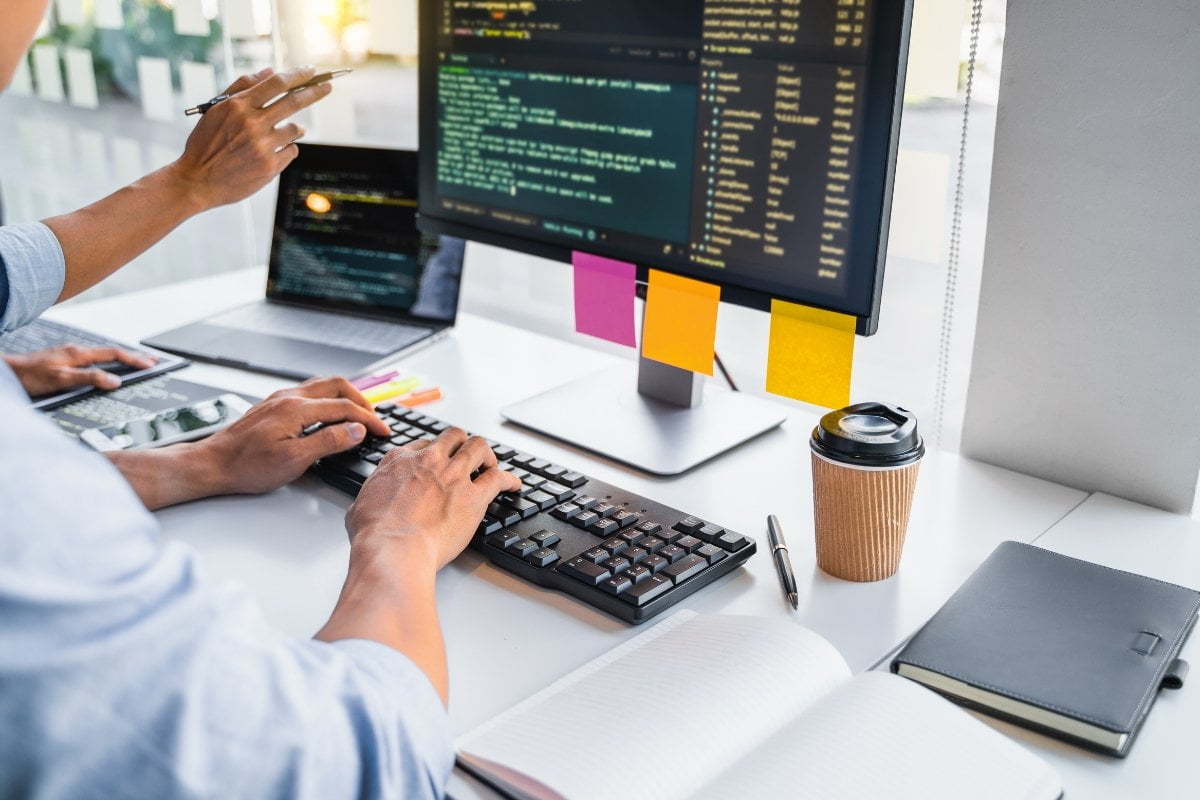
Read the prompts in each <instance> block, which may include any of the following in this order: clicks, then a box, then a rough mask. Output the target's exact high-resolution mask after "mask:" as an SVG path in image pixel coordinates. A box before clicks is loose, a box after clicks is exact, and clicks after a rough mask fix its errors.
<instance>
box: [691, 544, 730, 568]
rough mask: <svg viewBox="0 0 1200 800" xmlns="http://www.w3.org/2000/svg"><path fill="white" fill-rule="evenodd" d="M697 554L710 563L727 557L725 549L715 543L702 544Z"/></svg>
mask: <svg viewBox="0 0 1200 800" xmlns="http://www.w3.org/2000/svg"><path fill="white" fill-rule="evenodd" d="M696 555H698V556H700V557H701V558H703V559H704V560H705V561H707V562H708V563H710V564H715V563H717V562H718V561H720V560H721V559H722V558H724V557H725V551H724V550H722V549H721V548H719V547H717V546H716V545H715V544H706V545H702V546H701V547H699V548H698V549H697V550H696Z"/></svg>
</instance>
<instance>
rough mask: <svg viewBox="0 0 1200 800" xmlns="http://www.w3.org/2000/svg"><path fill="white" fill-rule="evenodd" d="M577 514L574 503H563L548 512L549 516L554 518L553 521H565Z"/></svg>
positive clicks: (577, 507) (576, 507)
mask: <svg viewBox="0 0 1200 800" xmlns="http://www.w3.org/2000/svg"><path fill="white" fill-rule="evenodd" d="M578 513H579V506H577V505H575V504H574V503H563V504H562V505H560V506H556V507H555V508H554V510H553V511H551V512H550V516H552V517H554V518H555V519H563V520H567V519H570V518H571V517H573V516H575V515H576V514H578Z"/></svg>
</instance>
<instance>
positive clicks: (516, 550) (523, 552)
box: [504, 539, 539, 558]
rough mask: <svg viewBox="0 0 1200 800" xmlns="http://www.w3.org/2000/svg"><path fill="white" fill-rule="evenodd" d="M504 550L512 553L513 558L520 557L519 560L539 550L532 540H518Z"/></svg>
mask: <svg viewBox="0 0 1200 800" xmlns="http://www.w3.org/2000/svg"><path fill="white" fill-rule="evenodd" d="M504 549H505V550H507V551H508V552H510V553H512V554H513V555H514V556H520V557H521V558H524V557H525V556H527V555H529V554H530V553H532V552H533V551H534V550H537V549H539V548H538V546H537V543H536V542H534V541H533V540H532V539H519V540H517V541H515V542H513V543H512V544H510V545H509V546H508V547H506V548H504Z"/></svg>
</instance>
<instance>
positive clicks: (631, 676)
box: [458, 611, 850, 800]
mask: <svg viewBox="0 0 1200 800" xmlns="http://www.w3.org/2000/svg"><path fill="white" fill-rule="evenodd" d="M849 676H850V670H849V668H848V667H847V666H846V662H845V661H844V660H843V659H842V657H841V656H840V655H839V654H838V652H837V651H836V650H834V648H833V646H832V645H830V644H829V643H828V642H826V641H825V640H824V639H822V638H821V637H819V636H817V635H816V634H815V633H812V632H811V631H808V630H806V629H804V628H801V627H799V626H796V625H793V624H791V623H788V622H785V621H782V620H768V619H759V618H755V617H736V616H714V615H704V616H698V615H696V614H695V613H693V612H690V611H680V612H678V613H676V614H674V615H673V616H671V617H670V618H669V619H667V620H665V621H664V622H660V623H659V624H658V625H655V626H654V627H653V628H651V629H650V630H648V631H646V632H645V633H643V634H640V635H639V636H637V637H635V638H633V639H631V640H629V641H628V642H626V643H625V644H623V645H621V646H620V647H617V648H615V649H614V650H612V651H610V652H609V653H606V654H605V655H603V656H601V657H600V658H598V659H596V660H595V661H592V662H590V663H589V664H586V665H584V666H583V667H581V668H580V669H578V670H576V671H575V672H573V673H571V674H570V675H568V676H566V677H565V678H563V679H562V680H559V681H557V682H555V683H554V684H551V685H550V686H549V687H548V688H547V689H545V690H543V691H542V692H539V693H538V694H536V695H534V696H533V697H531V698H529V699H528V700H526V701H524V702H522V703H520V704H518V705H516V706H514V707H513V708H512V709H510V710H509V711H507V712H505V713H504V714H501V715H500V716H499V717H496V718H495V719H493V720H491V721H490V722H487V723H484V724H483V725H482V726H480V727H479V728H476V729H475V730H474V731H471V732H470V733H467V734H466V735H465V736H463V737H461V738H460V739H459V741H458V748H459V750H460V751H462V752H463V753H464V754H468V755H475V756H478V757H480V758H483V759H487V760H489V761H492V762H496V763H498V764H502V765H504V766H506V767H509V768H512V769H514V770H516V771H518V772H522V773H524V774H526V775H529V776H531V777H533V778H535V779H537V780H538V781H540V782H541V783H542V784H545V785H546V786H547V787H549V788H550V789H553V790H554V791H555V792H557V793H559V794H561V795H563V796H565V797H569V798H572V800H583V799H584V798H604V799H605V800H608V799H609V798H615V797H620V798H623V800H637V799H638V798H646V800H667V799H668V798H673V797H679V798H682V797H690V796H691V795H692V794H694V793H695V792H696V791H697V790H698V789H699V788H700V787H701V786H703V785H705V784H706V783H709V782H711V781H712V780H714V779H715V778H716V776H718V775H719V774H720V773H721V772H722V771H723V770H725V769H727V768H728V767H729V766H730V765H731V764H732V763H734V762H736V761H737V760H738V759H740V758H741V757H742V756H743V755H745V754H746V753H748V752H750V751H751V750H753V749H754V748H755V747H757V746H759V745H760V744H761V743H762V742H764V741H765V740H767V739H768V738H770V737H771V736H772V735H773V734H774V733H775V732H776V731H777V729H779V728H780V727H782V726H783V725H784V724H785V723H786V722H787V721H788V720H789V719H791V718H792V717H793V716H795V715H796V714H798V713H799V712H800V710H801V709H803V708H804V707H806V706H808V705H809V704H811V703H812V702H813V701H815V700H816V699H817V698H819V697H821V696H822V695H824V694H825V693H827V692H829V691H831V690H832V689H833V687H834V686H836V685H837V684H839V683H841V682H843V681H846V680H848V679H849Z"/></svg>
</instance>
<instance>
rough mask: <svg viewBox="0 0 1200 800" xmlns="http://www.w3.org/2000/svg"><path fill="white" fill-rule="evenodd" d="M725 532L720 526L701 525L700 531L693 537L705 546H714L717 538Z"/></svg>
mask: <svg viewBox="0 0 1200 800" xmlns="http://www.w3.org/2000/svg"><path fill="white" fill-rule="evenodd" d="M724 532H725V529H724V528H722V527H721V526H720V525H713V524H712V523H711V522H710V523H708V524H707V525H701V526H700V528H699V530H697V531H696V532H695V533H694V534H692V535H693V536H695V537H696V538H697V539H699V540H700V541H702V542H704V543H705V544H712V543H713V542H714V541H716V538H717V537H718V536H720V535H721V534H722V533H724Z"/></svg>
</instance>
